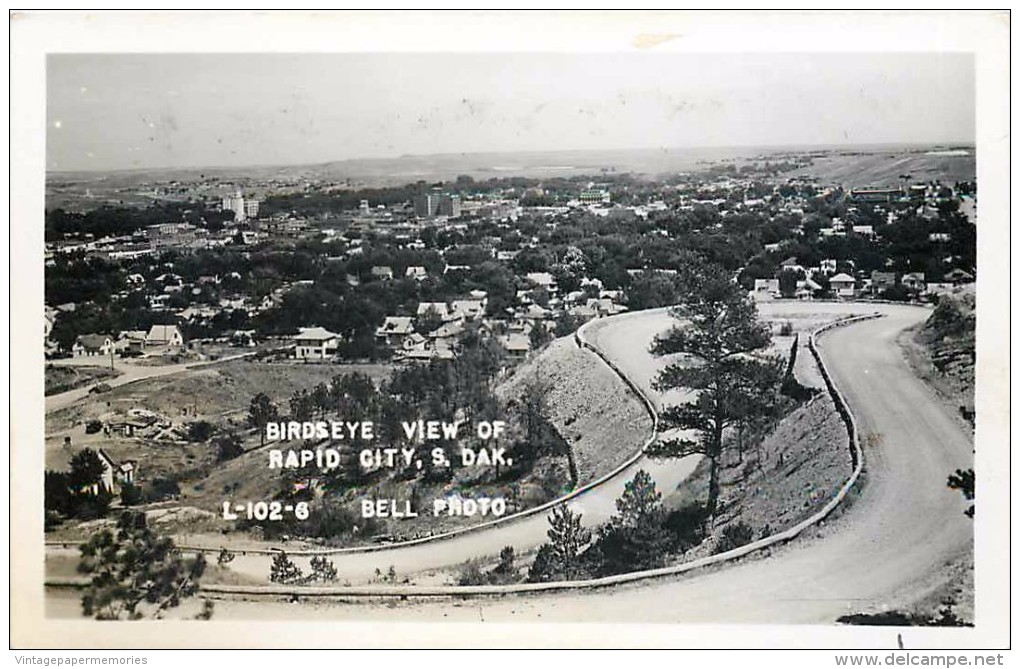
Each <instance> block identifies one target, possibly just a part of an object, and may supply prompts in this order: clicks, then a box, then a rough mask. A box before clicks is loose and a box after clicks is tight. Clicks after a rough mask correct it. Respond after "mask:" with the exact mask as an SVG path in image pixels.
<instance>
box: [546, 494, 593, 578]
mask: <svg viewBox="0 0 1020 669" xmlns="http://www.w3.org/2000/svg"><path fill="white" fill-rule="evenodd" d="M546 534H547V536H548V537H549V543H550V544H551V545H552V555H551V559H552V566H553V569H554V570H555V571H556V573H558V574H559V575H561V576H562V577H563V578H564V579H567V580H570V579H574V578H580V577H581V576H583V574H584V569H583V566H582V564H581V552H582V551H583V550H584V549H585V548H586V547H587V546H588V544H589V543H591V531H590V530H588V529H587V528H585V527H583V526H582V525H581V514H580V513H576V514H575V513H574V512H573V511H571V510H570V509H569V508H567V506H566V505H561V506H558V507H556V508H555V509H553V512H552V514H551V515H550V516H549V531H548V532H547V533H546Z"/></svg>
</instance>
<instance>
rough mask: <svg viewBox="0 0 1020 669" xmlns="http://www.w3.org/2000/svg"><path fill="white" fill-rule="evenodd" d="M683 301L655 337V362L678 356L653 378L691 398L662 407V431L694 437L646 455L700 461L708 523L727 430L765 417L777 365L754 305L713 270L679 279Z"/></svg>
mask: <svg viewBox="0 0 1020 669" xmlns="http://www.w3.org/2000/svg"><path fill="white" fill-rule="evenodd" d="M682 284H683V289H684V296H683V301H682V302H681V304H679V305H677V306H676V307H673V309H672V310H671V312H670V313H671V315H672V316H673V318H674V319H676V320H677V321H679V323H678V324H677V325H675V326H674V327H673V328H672V329H671V330H670V331H669V332H667V333H666V334H665V335H663V336H660V337H659V338H658V339H657V340H656V342H655V344H654V346H653V349H652V352H653V353H654V354H656V355H673V354H678V353H682V354H686V355H685V357H684V359H683V360H681V361H679V362H674V363H671V364H669V365H667V366H666V368H665V369H663V370H662V371H661V372H660V373H659V375H658V376H657V377H656V379H655V384H654V385H655V387H656V388H657V389H658V390H660V391H666V390H672V389H686V390H693V391H696V392H697V399H696V400H695V401H694V402H690V403H683V404H678V405H674V406H671V407H668V408H667V409H665V410H664V411H662V413H661V416H660V417H661V426H662V427H663V428H666V429H669V428H679V429H683V430H693V431H695V432H696V433H697V435H698V437H697V439H695V440H691V439H684V438H678V439H667V440H663V441H660V442H659V443H657V444H656V445H655V446H653V447H652V448H650V449H649V454H650V455H652V456H653V457H685V456H687V455H691V454H695V453H698V454H701V455H704V456H705V457H706V458H708V461H709V487H708V502H707V504H706V509H707V512H708V514H709V516H710V517H713V516H715V513H716V509H717V506H718V501H719V491H720V484H719V470H720V465H721V459H722V456H723V446H724V443H723V435H724V431H725V430H726V428H727V427H730V426H731V425H734V424H735V423H737V422H740V421H745V420H748V419H749V418H750V417H752V416H753V415H755V414H760V413H763V412H767V411H769V410H770V407H771V406H772V402H773V398H774V397H775V394H776V389H777V387H778V385H779V382H780V380H781V378H782V362H781V360H779V359H778V358H777V357H775V356H766V355H764V354H763V351H764V350H765V349H766V348H767V347H768V346H769V344H770V342H771V333H770V331H769V328H768V326H767V325H765V324H763V323H761V322H760V321H759V320H758V318H757V314H756V312H755V306H754V303H753V302H752V301H751V299H750V298H749V297H748V296H747V295H746V294H745V293H744V292H743V290H741V288H740V286H739V285H737V284H736V283H735V282H734V281H733V280H732V279H731V277H730V275H729V272H727V271H726V270H725V269H723V268H722V267H721V266H717V265H701V266H698V265H695V266H693V267H691V268H689V269H688V271H687V273H686V275H685V276H684V277H683V279H682Z"/></svg>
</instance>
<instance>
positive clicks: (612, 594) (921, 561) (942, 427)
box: [216, 303, 973, 623]
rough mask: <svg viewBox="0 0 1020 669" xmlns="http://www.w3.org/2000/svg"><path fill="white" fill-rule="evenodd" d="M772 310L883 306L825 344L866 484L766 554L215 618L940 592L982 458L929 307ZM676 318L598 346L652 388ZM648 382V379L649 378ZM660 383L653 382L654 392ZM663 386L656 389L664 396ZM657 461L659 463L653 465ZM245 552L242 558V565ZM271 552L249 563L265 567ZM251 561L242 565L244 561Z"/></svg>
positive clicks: (770, 611) (511, 616) (587, 506)
mask: <svg viewBox="0 0 1020 669" xmlns="http://www.w3.org/2000/svg"><path fill="white" fill-rule="evenodd" d="M761 310H762V312H763V314H764V315H766V316H781V315H782V314H787V313H788V314H794V313H796V314H800V315H804V314H817V315H819V316H821V317H830V316H831V317H834V316H836V315H837V314H848V313H872V312H875V311H881V312H882V313H883V314H884V315H885V318H881V319H877V320H869V321H863V322H860V323H858V324H855V325H852V326H849V327H846V328H840V329H837V330H834V331H832V332H831V333H829V334H826V335H825V336H824V337H822V338H820V341H819V348H820V351H821V354H822V356H823V358H824V360H825V362H826V365H827V366H828V367H829V370H830V372H831V374H832V376H833V378H834V380H835V382H836V384H837V385H838V386H839V387H840V389H841V390H842V391H843V394H844V396H845V397H846V399H847V402H848V403H849V405H850V407H851V409H852V410H853V411H854V413H855V415H856V416H857V418H858V422H859V425H860V429H861V434H862V441H863V442H864V452H865V478H866V484H865V487H864V489H863V493H862V494H861V496H860V497H859V498H858V499H857V500H855V501H854V503H853V504H852V506H850V507H849V508H848V509H847V510H846V511H844V512H842V513H837V515H836V517H834V518H832V519H830V520H829V521H827V523H826V526H825V527H824V528H819V529H818V530H816V531H809V532H807V533H805V535H802V536H801V538H799V539H797V540H796V541H794V542H792V543H790V544H788V545H786V546H783V547H781V548H778V549H774V550H772V551H771V552H770V553H769V554H768V555H767V556H762V557H757V558H749V559H745V560H743V561H740V562H737V563H733V564H730V565H726V566H724V567H718V568H713V569H706V570H703V571H698V572H694V573H691V574H689V575H685V576H681V577H673V578H667V579H657V580H652V581H645V582H641V583H637V584H633V585H627V586H618V587H615V588H612V589H607V590H597V591H576V592H570V593H561V594H545V595H532V596H516V597H508V598H504V599H496V598H493V599H479V600H475V601H472V602H471V606H470V607H459V606H451V605H450V603H449V602H443V601H424V602H415V603H400V604H394V603H392V602H388V603H385V604H379V603H371V602H363V603H355V604H350V603H348V604H339V603H329V602H317V603H309V604H305V605H302V606H294V605H288V604H281V603H275V602H270V601H260V602H239V601H224V602H218V603H217V608H216V610H217V613H216V617H217V618H218V619H223V618H238V619H241V618H259V619H288V620H294V619H300V618H304V617H307V618H312V619H323V618H327V619H349V620H367V619H386V620H395V619H400V620H405V619H406V620H432V621H435V620H444V621H445V620H458V619H463V620H471V621H477V620H478V619H479V616H482V617H483V619H484V620H486V621H528V620H536V619H541V620H543V621H548V620H563V621H627V622H695V621H698V622H729V623H742V622H760V623H776V622H784V623H811V622H822V623H824V622H829V623H831V622H833V621H834V620H835V618H837V617H838V616H840V615H842V614H845V613H848V612H856V611H862V610H868V609H871V608H878V607H887V606H894V605H897V604H898V605H904V604H905V603H909V602H911V601H914V600H916V599H918V598H920V597H922V596H924V595H926V594H928V593H929V592H930V590H931V589H932V587H933V586H934V585H936V584H937V581H938V580H939V578H940V571H941V570H942V568H943V567H944V565H945V564H946V563H947V562H949V561H950V560H952V559H953V558H954V557H957V556H959V555H961V554H962V553H964V552H966V551H967V550H968V549H969V548H970V547H971V546H972V544H973V527H972V522H971V521H970V520H968V519H967V518H966V517H964V516H963V514H962V510H963V508H964V504H963V501H962V499H961V497H960V496H959V495H958V494H956V493H954V492H951V491H949V490H947V489H946V486H945V481H946V476H947V474H948V473H949V472H951V471H953V470H954V469H956V468H959V467H969V466H972V462H973V450H972V448H973V447H972V440H971V437H970V435H969V434H967V433H965V432H964V430H963V428H962V426H961V424H960V423H959V422H958V421H957V420H956V418H955V417H954V416H952V415H951V414H950V413H949V412H948V410H947V409H946V408H945V407H944V406H943V405H942V404H941V403H940V402H939V401H938V400H937V399H936V398H935V397H934V395H933V394H932V392H931V391H930V390H929V389H928V388H927V387H926V386H925V385H924V384H923V383H922V382H921V381H920V380H919V379H917V378H916V377H915V376H914V375H913V373H912V372H911V370H910V369H909V367H908V366H907V364H906V362H905V361H904V359H903V357H902V355H901V353H900V350H899V347H898V345H897V344H896V341H895V339H896V337H897V335H898V334H899V333H900V332H901V331H902V330H903V329H905V328H908V327H910V326H912V325H915V324H917V323H919V322H921V321H923V320H924V319H925V318H926V317H927V315H928V312H927V311H926V310H924V309H919V308H916V307H909V306H899V305H876V304H867V305H854V304H827V303H826V304H820V303H766V304H763V305H761ZM668 326H669V317H668V316H667V315H666V314H665V313H663V312H661V311H652V312H641V313H634V314H628V315H625V316H623V317H618V318H614V319H607V320H606V321H605V322H603V323H601V324H600V326H599V328H598V331H597V332H596V333H595V334H594V337H595V338H596V341H597V343H598V345H599V346H600V347H601V348H602V349H603V350H604V351H605V352H606V353H607V354H608V355H609V356H610V357H611V358H612V359H613V360H614V361H615V362H616V363H617V364H618V365H619V366H620V367H621V368H622V369H623V370H624V371H625V372H626V373H628V374H629V375H630V376H631V377H632V378H633V379H634V380H635V381H636V382H637V383H638V384H640V385H642V386H643V387H646V388H648V384H649V382H650V379H651V378H652V377H653V376H654V374H655V371H656V370H657V369H658V368H659V366H660V365H661V364H662V361H661V360H657V359H655V358H652V357H651V356H650V355H649V354H648V353H647V350H648V349H647V342H648V341H650V340H651V338H652V337H654V336H655V334H657V333H658V332H661V331H662V330H664V329H665V328H666V327H668ZM649 390H650V389H649ZM650 394H651V391H650ZM653 397H654V395H653ZM650 465H651V466H650ZM693 465H694V462H693V461H674V462H667V463H661V464H658V463H648V462H639V463H636V464H635V465H634V469H636V468H637V467H645V468H647V469H650V470H651V472H652V474H653V476H655V478H656V480H657V483H658V485H659V487H660V488H666V487H668V486H672V485H676V484H677V483H679V482H680V481H682V480H683V478H684V477H685V476H686V475H687V473H688V472H689V471H690V470H691V469H692V468H693ZM627 478H629V476H628V474H627V473H624V474H622V475H621V476H620V477H617V478H616V479H614V481H613V482H611V483H610V484H607V485H606V486H604V487H601V488H598V489H596V490H593V491H591V493H589V494H587V495H584V496H581V497H579V498H578V499H577V501H576V502H575V503H576V505H577V507H578V508H579V509H580V510H581V511H582V512H583V513H584V514H585V516H586V518H588V519H589V520H591V521H598V520H599V519H603V518H604V517H607V516H608V515H609V514H610V513H611V512H612V510H613V507H612V500H613V499H615V497H616V496H618V495H619V492H620V490H621V489H622V483H623V481H625V480H627ZM545 530H546V523H545V520H544V517H542V516H537V517H535V518H532V519H529V520H525V521H521V522H519V523H514V524H512V525H509V526H506V527H496V528H493V529H491V530H483V531H479V532H478V533H475V534H468V535H464V536H461V537H458V538H455V539H451V540H448V541H442V542H437V543H435V544H425V545H422V546H416V547H408V548H405V549H396V550H392V551H386V552H385V553H377V554H354V555H347V556H335V557H336V559H335V560H334V561H335V562H336V565H337V567H338V569H339V570H340V571H341V573H345V575H346V573H347V572H350V571H352V570H353V572H354V573H360V572H361V570H363V569H365V570H371V571H374V569H375V568H376V567H378V568H380V569H381V570H383V571H385V570H386V568H387V567H388V566H389V565H390V564H393V565H394V567H395V569H396V570H397V572H398V574H400V573H408V572H420V571H422V570H426V569H429V568H431V567H432V566H441V565H448V564H454V563H457V562H460V561H463V560H464V559H466V558H468V557H473V556H477V555H483V554H491V553H494V552H497V551H498V550H499V548H501V547H502V546H504V545H507V544H512V545H515V546H516V547H519V548H527V547H531V546H534V545H537V544H538V543H541V542H542V541H544V539H545V536H544V535H545ZM243 559H244V558H241V557H238V558H237V560H235V563H240V562H241V561H242V560H243ZM263 560H264V558H261V559H258V560H257V561H252V562H251V568H252V570H254V569H255V568H256V566H257V569H258V573H259V575H260V576H264V574H265V573H266V571H267V568H266V567H265V566H264V565H263ZM231 566H232V567H234V566H237V567H241V568H242V569H243V570H245V571H248V569H246V568H245V567H244V566H242V565H241V564H232V565H231Z"/></svg>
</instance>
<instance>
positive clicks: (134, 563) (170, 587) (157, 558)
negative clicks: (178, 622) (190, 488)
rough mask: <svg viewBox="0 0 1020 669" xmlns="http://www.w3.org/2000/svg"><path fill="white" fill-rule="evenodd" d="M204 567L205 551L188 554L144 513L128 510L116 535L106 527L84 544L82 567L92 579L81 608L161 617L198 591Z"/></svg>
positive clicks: (111, 616) (109, 616)
mask: <svg viewBox="0 0 1020 669" xmlns="http://www.w3.org/2000/svg"><path fill="white" fill-rule="evenodd" d="M205 567H206V561H205V557H204V556H203V555H202V554H198V555H197V556H195V557H194V558H185V557H184V556H183V555H182V554H181V551H180V550H179V549H178V548H177V547H176V546H175V545H174V542H173V540H172V539H170V538H168V537H161V536H158V535H156V534H155V533H153V532H152V530H150V529H149V528H148V526H147V524H146V519H145V514H144V513H141V512H137V511H126V512H124V513H123V514H122V515H121V517H120V519H119V521H118V523H117V532H116V534H114V533H113V532H110V531H109V530H104V531H102V532H99V533H98V534H94V535H92V537H91V538H90V539H89V540H88V541H87V542H85V543H84V544H82V546H81V562H80V563H79V566H78V570H79V571H80V572H82V573H84V574H89V575H91V577H92V579H91V581H90V582H89V585H88V586H87V587H86V589H85V592H84V594H83V595H82V600H81V603H82V610H83V612H84V613H85V615H86V616H95V617H96V618H97V619H99V620H122V619H127V620H137V619H140V618H144V617H146V616H150V617H152V618H160V617H162V616H163V614H164V613H165V612H166V611H167V610H168V609H171V608H174V607H176V606H179V605H180V603H181V602H182V601H183V600H184V599H186V598H188V597H191V596H193V595H194V594H195V593H197V592H198V586H199V579H200V578H201V577H202V574H203V573H204V572H205ZM210 614H211V610H210Z"/></svg>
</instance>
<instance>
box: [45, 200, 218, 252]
mask: <svg viewBox="0 0 1020 669" xmlns="http://www.w3.org/2000/svg"><path fill="white" fill-rule="evenodd" d="M233 219H234V212H232V211H225V212H223V211H219V210H218V209H207V208H206V207H205V205H203V204H201V203H198V202H167V203H156V204H152V205H150V206H148V207H146V208H144V209H137V208H132V207H112V206H103V207H100V208H98V209H93V210H91V211H88V212H85V213H78V212H71V211H65V210H64V209H49V210H47V211H46V215H45V236H46V241H48V242H49V241H56V240H60V239H64V238H65V237H68V236H71V237H79V238H81V237H84V236H85V235H89V234H91V235H92V236H93V237H95V238H96V239H99V238H101V237H119V236H123V235H130V234H133V233H135V232H137V231H139V230H144V229H145V228H146V227H148V226H150V225H158V224H160V223H191V224H192V225H195V226H198V227H204V228H208V229H210V230H218V229H220V228H222V227H223V223H224V222H226V221H232V220H233Z"/></svg>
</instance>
